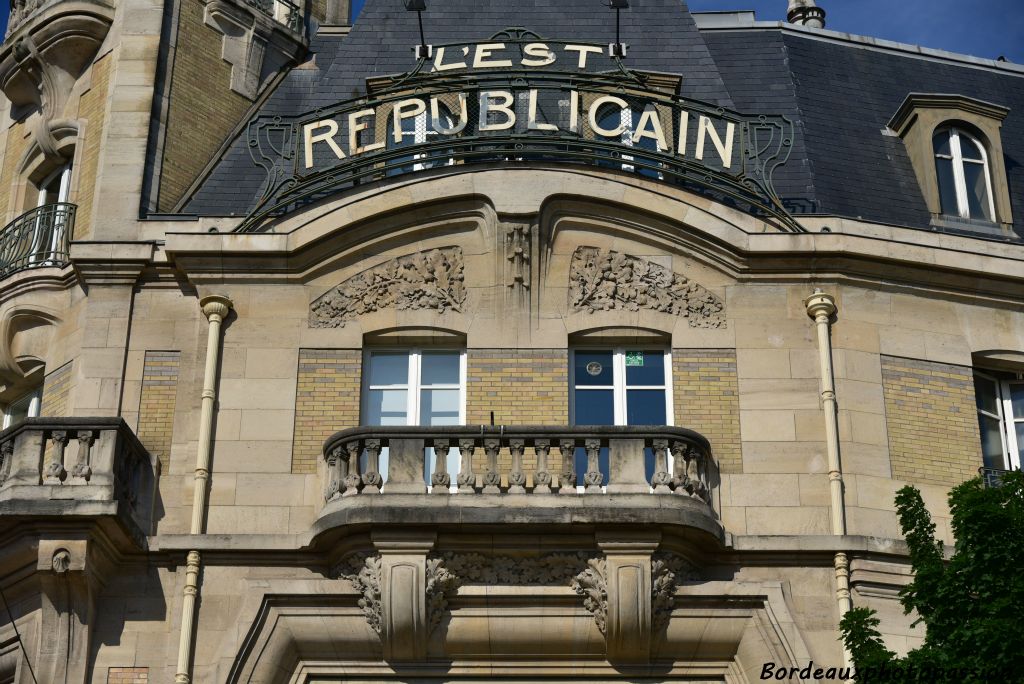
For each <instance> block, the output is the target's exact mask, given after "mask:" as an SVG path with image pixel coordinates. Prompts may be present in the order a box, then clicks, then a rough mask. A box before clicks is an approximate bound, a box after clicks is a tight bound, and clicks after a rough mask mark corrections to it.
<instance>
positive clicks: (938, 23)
mask: <svg viewBox="0 0 1024 684" xmlns="http://www.w3.org/2000/svg"><path fill="white" fill-rule="evenodd" d="M384 1H385V2H394V3H395V4H396V5H397V4H399V3H401V1H402V0H384ZM507 1H508V2H515V0H507ZM363 2H364V0H353V7H354V8H355V9H356V10H357V11H358V8H360V7H362V5H363ZM432 2H437V3H443V2H444V0H427V7H430V3H432ZM551 2H558V0H551ZM600 2H601V0H594V5H595V6H596V5H598V4H599V3H600ZM632 2H634V3H637V4H639V3H641V2H643V0H632ZM687 4H688V5H689V7H690V9H691V10H694V11H700V10H737V9H752V10H755V11H756V12H757V18H758V19H761V20H764V21H777V20H779V19H783V18H785V14H786V0H688V2H687ZM818 5H819V6H820V7H823V8H824V9H825V10H826V11H827V12H828V27H829V28H830V29H834V30H836V31H845V32H847V33H856V34H859V35H864V36H873V37H875V38H885V39H887V40H895V41H898V42H900V43H910V44H912V45H922V46H924V47H930V48H938V49H940V50H949V51H950V52H960V53H964V54H968V55H975V56H978V57H988V58H990V59H995V58H996V57H999V56H1000V55H1003V56H1005V57H1006V58H1007V59H1008V60H1010V61H1011V62H1017V63H1018V64H1024V0H818ZM428 11H429V10H428Z"/></svg>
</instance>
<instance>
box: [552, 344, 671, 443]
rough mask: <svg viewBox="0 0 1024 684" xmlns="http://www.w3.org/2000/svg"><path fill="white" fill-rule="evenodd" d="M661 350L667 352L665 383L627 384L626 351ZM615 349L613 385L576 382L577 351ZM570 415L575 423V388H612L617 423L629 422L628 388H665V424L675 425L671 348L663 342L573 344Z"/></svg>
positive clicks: (570, 374) (570, 371)
mask: <svg viewBox="0 0 1024 684" xmlns="http://www.w3.org/2000/svg"><path fill="white" fill-rule="evenodd" d="M655 349H662V350H663V352H664V354H665V362H664V363H665V384H664V386H662V385H628V386H627V385H626V352H627V351H649V350H655ZM600 351H603V352H607V351H610V352H612V383H613V384H612V385H585V386H580V387H577V385H576V353H577V352H600ZM569 389H570V392H569V417H570V420H571V421H572V424H573V425H577V424H578V423H577V422H576V390H577V389H580V390H583V391H588V390H612V402H613V406H614V415H615V423H614V424H615V425H628V423H627V422H626V418H627V416H628V413H627V405H626V395H627V390H664V391H665V421H666V422H665V425H669V426H671V425H674V424H675V423H674V416H673V401H672V350H671V349H665V348H663V347H661V345H643V344H640V345H636V346H634V347H609V346H604V347H602V346H599V345H593V346H592V345H580V346H579V347H574V348H573V349H572V350H571V351H570V354H569Z"/></svg>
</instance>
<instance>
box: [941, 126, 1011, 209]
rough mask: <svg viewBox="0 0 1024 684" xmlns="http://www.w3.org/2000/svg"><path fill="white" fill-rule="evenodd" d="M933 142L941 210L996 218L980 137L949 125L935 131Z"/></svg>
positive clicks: (986, 160) (984, 153)
mask: <svg viewBox="0 0 1024 684" xmlns="http://www.w3.org/2000/svg"><path fill="white" fill-rule="evenodd" d="M932 146H933V148H934V151H935V173H936V176H937V177H938V183H939V199H940V200H941V203H942V213H943V214H945V215H947V216H959V217H960V218H965V219H977V220H982V221H992V222H995V220H996V212H995V206H994V205H993V203H992V177H991V173H990V169H989V164H988V155H987V154H986V152H985V146H984V145H983V144H982V143H981V141H980V140H979V139H978V138H976V137H974V136H973V135H971V134H970V133H968V132H967V131H965V130H964V129H963V128H957V127H954V126H949V127H944V128H940V129H939V130H938V131H937V132H936V133H935V135H934V137H933V138H932Z"/></svg>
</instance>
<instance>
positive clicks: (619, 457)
mask: <svg viewBox="0 0 1024 684" xmlns="http://www.w3.org/2000/svg"><path fill="white" fill-rule="evenodd" d="M385 450H386V451H385ZM383 454H386V455H387V461H388V467H387V471H388V475H387V478H385V477H384V476H383V475H382V474H381V468H380V465H381V458H382V455H383ZM435 454H438V455H441V454H448V458H444V457H441V456H438V457H436V458H435V456H434V455H435ZM324 460H325V462H326V467H327V477H326V481H327V486H326V490H325V492H324V499H325V506H324V508H323V510H322V511H321V514H320V516H319V518H318V520H317V523H316V524H315V528H316V532H323V531H325V530H326V529H328V528H331V527H337V526H341V525H359V524H375V525H379V524H382V523H387V522H395V523H403V524H410V523H415V522H420V523H423V524H431V525H433V524H439V525H452V524H458V525H461V524H464V523H472V524H482V525H489V524H499V523H507V522H517V523H523V524H527V525H529V524H537V525H546V524H574V525H575V524H588V525H606V524H609V523H611V524H614V523H630V522H644V523H650V524H652V525H672V526H679V525H681V526H685V527H690V528H694V529H695V530H700V531H703V532H704V533H707V534H708V535H711V537H714V538H716V539H722V538H723V534H724V532H723V530H722V526H721V523H720V522H719V518H718V514H717V512H716V501H717V490H718V484H719V476H718V469H717V466H716V464H715V462H714V459H713V458H712V457H711V453H710V446H709V444H708V441H707V440H706V439H705V438H704V437H703V436H701V435H700V434H698V433H696V432H694V431H692V430H688V429H685V428H677V427H662V426H647V427H611V426H574V427H542V426H522V427H509V426H452V427H358V428H352V429H349V430H344V431H342V432H339V433H337V434H335V435H334V436H332V437H331V438H330V439H328V440H327V442H326V443H325V445H324ZM453 463H458V464H459V465H458V467H457V468H452V470H451V471H450V470H449V465H448V464H453ZM435 464H436V467H435Z"/></svg>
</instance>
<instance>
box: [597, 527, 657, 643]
mask: <svg viewBox="0 0 1024 684" xmlns="http://www.w3.org/2000/svg"><path fill="white" fill-rule="evenodd" d="M660 542H661V534H660V533H648V532H641V533H633V534H629V533H598V535H597V545H598V547H599V548H600V549H601V550H602V551H603V552H604V555H605V564H606V565H605V591H607V592H608V609H607V614H606V616H605V642H606V644H607V649H608V660H609V661H610V662H613V663H646V662H648V661H649V660H650V657H651V636H652V633H653V627H652V624H653V616H652V609H651V556H652V555H653V554H654V551H655V550H656V549H657V548H658V544H659V543H660Z"/></svg>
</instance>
